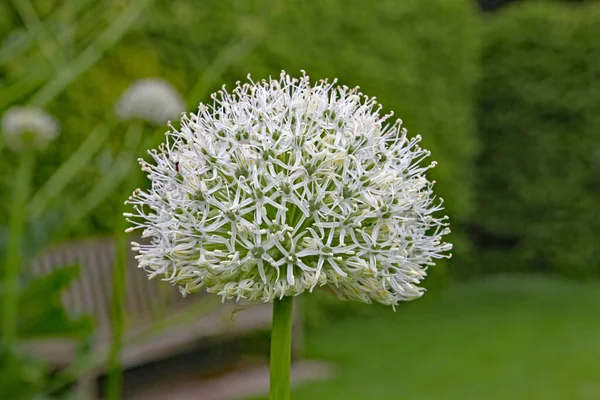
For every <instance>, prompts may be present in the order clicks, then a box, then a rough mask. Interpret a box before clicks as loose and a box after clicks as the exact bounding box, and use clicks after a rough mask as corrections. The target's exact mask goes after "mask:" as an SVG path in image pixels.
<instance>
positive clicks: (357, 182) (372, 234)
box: [126, 73, 451, 305]
mask: <svg viewBox="0 0 600 400" xmlns="http://www.w3.org/2000/svg"><path fill="white" fill-rule="evenodd" d="M249 79H250V78H249ZM213 101H214V103H213V105H212V106H208V105H204V104H200V107H199V111H198V114H190V115H189V116H184V117H183V118H182V127H181V130H180V131H171V132H168V133H167V140H166V143H165V144H164V145H162V146H161V147H160V148H159V149H158V151H156V150H153V151H151V152H150V154H151V156H152V158H153V159H154V162H153V163H146V162H145V161H142V160H140V162H141V164H142V169H143V170H144V171H146V172H148V177H149V179H150V180H151V181H152V188H151V189H150V190H149V191H147V192H146V191H143V190H139V189H138V190H136V191H135V192H134V194H133V196H132V197H130V199H129V200H128V202H129V203H130V204H132V205H133V206H134V209H135V212H134V213H128V214H126V216H127V217H129V221H130V222H131V223H132V224H133V225H134V226H133V227H132V228H130V229H129V231H132V230H134V229H138V228H139V229H141V230H142V231H143V233H142V237H143V238H149V239H150V243H149V244H138V243H133V248H134V250H135V251H139V255H138V256H137V259H138V260H139V267H140V268H143V269H145V270H146V271H147V272H148V273H149V275H150V278H154V277H162V278H163V279H164V280H166V281H169V282H171V283H173V284H177V285H179V286H180V289H181V291H182V293H183V294H184V295H185V294H187V293H192V292H196V291H198V290H200V289H202V288H206V289H207V290H208V291H209V292H212V293H216V294H219V295H221V296H223V298H224V299H225V298H236V299H238V300H239V299H241V298H243V299H248V300H250V301H254V302H269V301H272V300H274V299H275V298H281V297H283V296H288V295H298V294H300V293H303V292H305V291H307V290H308V291H312V290H313V289H314V288H315V287H320V286H328V287H329V288H330V289H331V290H333V291H334V292H335V293H336V294H337V296H338V297H340V298H342V299H352V300H359V301H363V302H371V301H372V300H376V301H378V302H380V303H383V304H388V305H396V304H397V303H398V302H399V301H402V300H411V299H414V298H417V297H419V296H421V294H422V293H423V291H424V289H422V288H420V287H419V286H418V284H419V282H420V281H421V280H422V279H423V277H424V276H425V275H426V268H427V266H430V265H433V264H434V262H433V261H434V259H438V258H441V257H449V255H447V254H446V253H447V252H448V251H449V250H450V249H451V245H450V244H447V243H443V242H442V236H443V235H445V234H447V233H448V232H449V229H448V227H447V225H448V223H447V222H446V220H447V217H436V216H434V214H435V212H436V211H439V210H440V209H441V208H442V207H441V200H436V197H435V196H434V194H433V192H432V186H433V183H434V182H429V181H428V180H427V178H426V177H425V172H426V171H427V170H428V169H429V168H431V167H432V166H434V163H432V164H430V165H422V160H423V159H424V158H426V157H427V156H428V155H429V152H428V151H426V150H423V149H422V148H420V147H419V146H418V143H419V141H420V138H419V137H415V138H412V139H411V138H409V137H408V136H407V132H406V130H405V129H403V128H401V121H400V120H398V121H396V122H395V123H392V124H388V123H386V121H387V119H388V118H389V117H390V115H384V116H381V115H380V114H379V112H380V110H381V106H380V105H378V104H377V103H376V101H375V99H374V98H368V97H366V96H364V95H363V94H362V93H359V92H358V91H357V88H355V89H349V88H347V87H345V86H342V87H339V86H336V82H335V81H334V82H333V83H328V82H327V81H320V82H318V83H316V84H315V85H314V86H313V85H311V83H310V81H309V77H308V76H306V75H305V74H304V75H303V77H302V78H300V79H293V78H291V77H290V76H288V75H287V74H285V73H282V74H281V78H280V79H279V80H273V79H270V80H268V81H262V82H253V81H252V80H250V83H246V84H240V83H238V84H237V86H236V87H235V89H234V90H233V92H231V93H228V92H227V91H226V90H225V88H223V90H222V91H219V92H218V94H216V95H213Z"/></svg>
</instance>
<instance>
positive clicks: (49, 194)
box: [29, 122, 113, 219]
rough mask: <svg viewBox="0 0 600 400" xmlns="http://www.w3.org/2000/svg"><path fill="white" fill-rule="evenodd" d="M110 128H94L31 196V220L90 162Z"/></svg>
mask: <svg viewBox="0 0 600 400" xmlns="http://www.w3.org/2000/svg"><path fill="white" fill-rule="evenodd" d="M112 128H113V123H112V122H109V123H102V124H100V125H98V126H96V128H94V130H93V131H92V133H90V134H89V136H88V137H87V139H86V140H85V141H84V142H83V143H82V144H81V146H79V148H78V149H77V150H76V151H75V152H74V153H73V155H71V157H70V158H69V159H68V160H67V161H65V162H64V163H63V164H62V165H61V166H60V167H59V168H58V170H57V171H56V172H55V173H54V174H53V175H52V176H51V177H50V179H48V181H47V182H46V183H45V184H44V186H43V187H42V188H41V189H40V190H39V191H38V192H37V193H36V194H35V195H34V196H33V198H32V199H31V202H30V203H29V212H30V213H31V218H32V219H35V218H38V217H39V216H41V215H42V214H43V212H44V211H45V209H46V207H48V205H49V204H50V203H51V201H52V200H54V199H56V198H57V197H58V196H59V195H60V193H61V192H62V191H63V190H64V189H65V187H67V185H68V184H69V183H71V182H72V181H73V178H75V177H76V176H77V174H78V173H79V172H80V171H81V170H82V169H83V168H84V167H85V166H86V165H87V164H88V163H89V162H90V160H91V159H92V157H93V156H94V154H96V153H97V152H98V150H100V148H101V147H102V145H103V144H104V143H105V142H106V140H107V139H108V136H109V133H110V131H111V130H112Z"/></svg>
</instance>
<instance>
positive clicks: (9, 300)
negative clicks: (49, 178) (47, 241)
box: [1, 149, 35, 348]
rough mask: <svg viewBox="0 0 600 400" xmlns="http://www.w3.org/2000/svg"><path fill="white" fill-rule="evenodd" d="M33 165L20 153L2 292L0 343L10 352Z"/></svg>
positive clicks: (27, 153)
mask: <svg viewBox="0 0 600 400" xmlns="http://www.w3.org/2000/svg"><path fill="white" fill-rule="evenodd" d="M34 164H35V152H34V150H33V149H26V150H23V152H22V153H21V156H20V160H19V165H18V168H17V173H16V175H15V181H14V182H15V186H14V188H13V198H12V207H11V213H10V223H9V230H8V247H7V249H6V258H5V261H4V279H3V281H4V282H2V283H3V289H4V290H2V292H1V293H2V294H3V295H2V302H1V303H2V306H1V307H2V326H1V328H2V333H1V335H2V336H1V337H2V342H3V343H4V345H5V346H7V348H10V347H11V346H12V345H13V344H14V343H15V341H16V339H17V328H18V324H17V317H18V305H19V275H20V274H21V270H22V267H23V249H22V247H23V235H24V233H25V223H26V201H27V198H28V197H29V191H30V187H31V178H32V176H33V169H34Z"/></svg>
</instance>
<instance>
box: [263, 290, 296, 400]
mask: <svg viewBox="0 0 600 400" xmlns="http://www.w3.org/2000/svg"><path fill="white" fill-rule="evenodd" d="M293 303H294V301H293V298H292V297H291V296H286V297H284V298H283V299H281V300H279V299H277V300H275V301H274V302H273V327H272V329H271V354H270V359H271V370H270V391H269V393H270V396H269V398H270V399H271V400H289V398H290V363H291V360H292V308H293Z"/></svg>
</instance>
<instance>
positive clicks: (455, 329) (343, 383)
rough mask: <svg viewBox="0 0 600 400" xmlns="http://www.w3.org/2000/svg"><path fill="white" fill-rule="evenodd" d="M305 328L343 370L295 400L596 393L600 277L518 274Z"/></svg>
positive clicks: (310, 342)
mask: <svg viewBox="0 0 600 400" xmlns="http://www.w3.org/2000/svg"><path fill="white" fill-rule="evenodd" d="M371 314H372V315H369V316H361V317H351V318H346V319H344V320H342V321H337V322H335V323H334V322H330V323H328V324H325V325H321V326H319V327H318V328H316V329H314V330H313V331H312V332H309V334H308V335H307V343H306V353H307V354H306V356H307V357H308V358H313V359H322V360H328V361H330V362H332V363H333V364H334V365H336V366H337V368H338V369H337V377H336V378H335V379H333V380H330V381H326V382H321V383H313V384H305V385H303V386H302V387H300V388H298V389H296V390H295V391H294V392H293V396H292V398H293V399H294V400H304V399H306V400H317V399H318V400H321V399H327V400H329V399H331V400H335V399H345V400H352V399H361V400H363V399H386V400H388V399H389V400H393V399H411V400H412V399H444V400H448V399H450V400H451V399H460V400H464V399H482V400H483V399H485V400H490V399H511V400H513V399H528V400H531V399H534V400H535V399H543V400H549V399H561V400H563V399H600V281H592V282H568V281H563V280H558V279H553V278H545V277H532V276H512V277H497V278H489V279H486V280H481V281H477V282H470V283H461V284H455V285H454V286H453V287H451V288H449V289H448V290H447V291H446V292H445V293H444V294H442V295H440V296H437V297H436V298H430V299H427V295H426V297H425V298H424V299H423V300H419V301H417V302H415V303H413V304H409V305H406V306H403V307H400V308H399V309H398V311H397V312H396V313H394V312H392V311H391V310H387V309H382V308H379V307H373V311H372V313H371Z"/></svg>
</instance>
